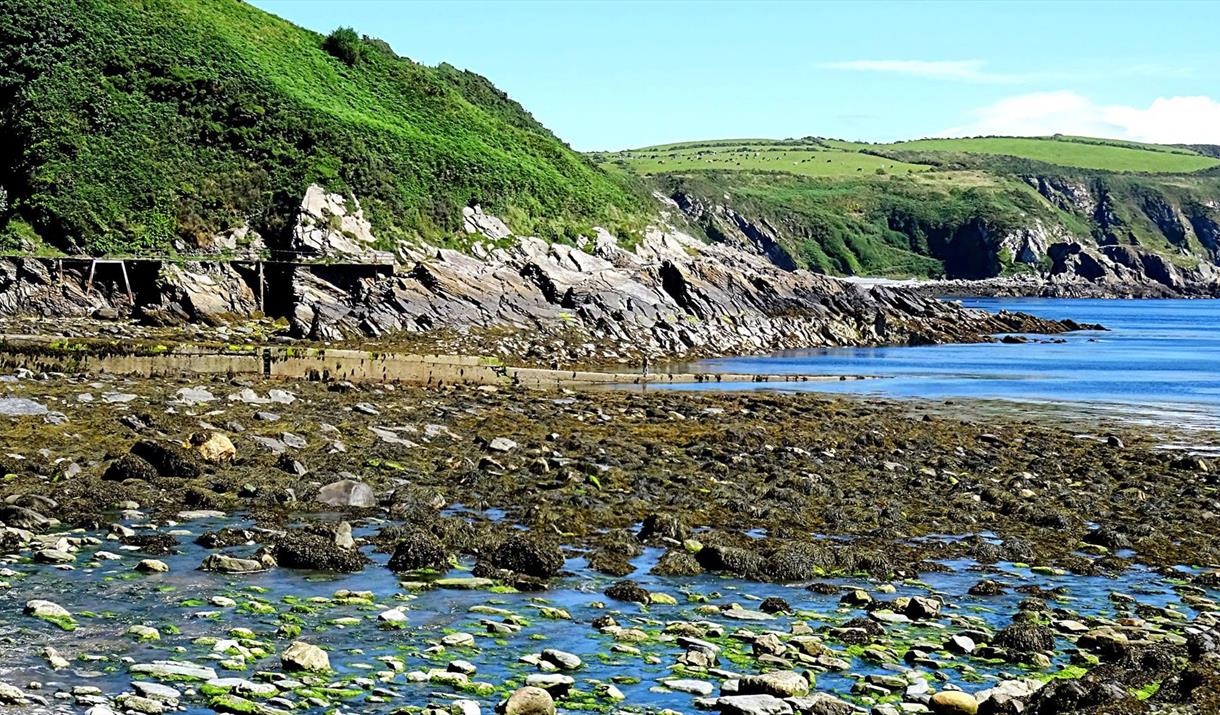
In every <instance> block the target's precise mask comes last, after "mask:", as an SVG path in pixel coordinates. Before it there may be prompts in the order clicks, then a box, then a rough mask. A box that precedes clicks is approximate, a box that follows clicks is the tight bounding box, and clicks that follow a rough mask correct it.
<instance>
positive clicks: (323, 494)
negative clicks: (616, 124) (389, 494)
mask: <svg viewBox="0 0 1220 715" xmlns="http://www.w3.org/2000/svg"><path fill="white" fill-rule="evenodd" d="M315 501H319V502H322V503H323V504H326V505H327V506H338V507H345V506H350V507H359V508H369V507H375V506H377V495H376V494H374V493H373V488H372V487H370V486H369V485H367V484H365V483H364V482H360V481H356V480H355V479H341V480H339V481H337V482H331V483H330V484H327V485H326V486H324V487H322V488H321V489H319V490H318V496H317V497H315Z"/></svg>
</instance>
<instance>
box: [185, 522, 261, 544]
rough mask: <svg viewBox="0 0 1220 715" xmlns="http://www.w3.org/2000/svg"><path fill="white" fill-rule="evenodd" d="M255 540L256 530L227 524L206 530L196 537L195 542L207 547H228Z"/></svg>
mask: <svg viewBox="0 0 1220 715" xmlns="http://www.w3.org/2000/svg"><path fill="white" fill-rule="evenodd" d="M253 540H254V532H253V531H251V530H249V529H236V528H233V527H231V526H226V527H224V528H221V529H217V530H216V531H206V532H204V533H202V534H200V535H199V536H198V538H196V539H195V543H196V544H199V545H200V546H202V547H203V548H205V549H227V548H229V547H231V546H241V545H242V544H248V543H250V542H251V541H253Z"/></svg>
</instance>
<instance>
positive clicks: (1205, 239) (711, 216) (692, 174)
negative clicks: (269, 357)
mask: <svg viewBox="0 0 1220 715" xmlns="http://www.w3.org/2000/svg"><path fill="white" fill-rule="evenodd" d="M1214 149H1215V147H1184V146H1162V145H1154V144H1139V143H1135V142H1119V141H1109V140H1101V139H1091V138H1087V137H1066V136H1055V137H1041V138H1019V137H980V138H971V139H923V140H917V141H909V142H899V143H894V144H868V143H862V142H850V141H842V140H835V139H819V138H813V137H807V138H804V139H791V140H754V139H749V140H718V141H702V142H683V143H676V144H667V145H662V146H654V147H645V148H642V149H635V150H629V151H621V152H601V153H597V154H594V155H593V158H594V159H595V160H596V161H598V162H599V163H601V164H602V165H603V166H605V167H607V168H608V169H614V170H615V171H618V172H620V173H623V174H636V175H638V176H641V177H644V178H645V179H646V180H648V181H650V182H651V183H652V184H653V185H654V187H655V188H657V189H659V190H661V191H663V192H665V193H667V194H669V195H671V196H675V197H679V198H681V199H683V201H684V202H686V204H687V210H688V213H690V214H691V218H692V219H693V220H694V222H695V224H696V226H695V227H696V228H698V229H701V230H703V231H704V232H705V233H706V234H707V235H708V237H709V238H710V239H712V240H737V241H738V242H740V241H742V240H744V239H749V240H751V241H756V240H757V237H749V236H746V235H745V234H746V233H748V232H746V231H742V233H740V235H739V234H738V229H739V228H740V227H737V228H735V227H734V226H733V225H731V222H728V221H727V220H726V218H725V216H724V215H722V214H717V213H716V212H715V211H709V210H707V208H708V207H711V206H716V205H719V206H724V207H727V208H731V209H733V210H734V211H736V212H738V213H739V214H741V215H744V216H746V217H749V218H750V219H752V220H755V221H758V222H765V223H766V224H767V225H769V226H771V227H772V228H774V229H776V230H777V231H778V235H779V237H778V239H776V242H777V243H778V247H767V249H766V250H767V253H768V255H771V256H772V258H773V259H775V258H777V257H778V259H779V262H780V263H781V264H785V265H788V264H790V265H793V266H797V267H805V268H809V269H812V270H817V271H821V272H826V273H832V274H841V275H852V274H865V275H885V276H921V277H922V276H953V277H966V278H981V277H986V276H992V275H999V274H1005V273H1013V272H1019V271H1024V270H1031V269H1033V268H1036V267H1037V264H1036V263H1032V264H1031V263H1030V262H1029V259H1028V258H1027V259H1026V260H1025V261H1024V262H1023V261H1022V260H1018V259H1019V257H1018V256H1015V255H1013V249H1012V248H1011V247H1010V246H1007V245H1001V243H1004V242H1005V238H1006V237H1014V236H1016V237H1021V236H1027V235H1029V233H1030V232H1033V233H1036V234H1038V235H1039V236H1042V237H1043V242H1045V241H1046V240H1055V241H1061V240H1077V241H1083V242H1085V243H1090V242H1091V243H1096V244H1100V245H1112V244H1121V245H1131V246H1138V247H1141V248H1144V249H1147V250H1150V251H1153V252H1157V253H1161V254H1163V255H1165V256H1167V257H1168V258H1170V259H1171V260H1172V261H1173V262H1174V263H1175V264H1177V265H1180V266H1185V267H1189V266H1191V265H1195V264H1196V263H1197V262H1198V261H1201V260H1203V261H1209V262H1215V261H1217V259H1220V245H1218V241H1220V210H1218V209H1217V208H1216V207H1217V206H1220V169H1218V168H1217V167H1220V158H1217V155H1220V152H1216V151H1214ZM691 207H694V208H693V209H692V208H691ZM768 240H769V239H768ZM1014 240H1015V239H1014ZM1022 240H1024V239H1022ZM1008 243H1013V240H1009V241H1008Z"/></svg>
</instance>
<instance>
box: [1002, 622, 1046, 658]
mask: <svg viewBox="0 0 1220 715" xmlns="http://www.w3.org/2000/svg"><path fill="white" fill-rule="evenodd" d="M991 645H992V646H994V647H996V648H1003V649H1004V651H1006V652H1007V653H1008V654H1009V657H1010V659H1014V660H1027V659H1028V658H1029V657H1030V656H1032V655H1033V654H1035V653H1041V652H1043V651H1048V650H1050V649H1052V648H1054V647H1055V632H1054V631H1053V630H1051V629H1050V628H1049V627H1047V626H1043V625H1039V624H1036V623H1013V624H1011V625H1008V626H1005V627H1004V628H1001V629H1000V630H999V631H997V632H996V634H995V636H994V637H992V639H991Z"/></svg>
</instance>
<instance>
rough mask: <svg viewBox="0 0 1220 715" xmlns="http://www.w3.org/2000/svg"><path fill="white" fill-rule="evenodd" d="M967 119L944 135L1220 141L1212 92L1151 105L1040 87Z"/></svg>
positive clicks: (1219, 114)
mask: <svg viewBox="0 0 1220 715" xmlns="http://www.w3.org/2000/svg"><path fill="white" fill-rule="evenodd" d="M971 115H972V120H971V121H970V122H969V123H968V124H964V125H962V126H959V127H953V128H950V129H947V130H945V131H944V132H941V135H942V136H979V135H984V134H1006V135H1016V136H1045V135H1049V134H1079V135H1084V136H1092V137H1105V138H1108V139H1129V140H1132V141H1143V142H1155V143H1160V144H1220V102H1217V101H1216V100H1214V99H1212V98H1210V97H1202V96H1197V97H1159V98H1157V99H1155V100H1153V102H1152V103H1151V104H1150V105H1148V106H1147V107H1129V106H1123V105H1102V104H1097V103H1095V102H1093V101H1092V100H1090V99H1089V98H1087V97H1084V96H1082V95H1080V94H1077V93H1075V92H1069V91H1062V92H1038V93H1034V94H1023V95H1020V96H1016V97H1008V98H1006V99H1002V100H1000V101H998V102H996V103H995V104H990V105H988V106H986V107H982V108H981V109H977V110H975V111H974V112H972V113H971Z"/></svg>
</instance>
